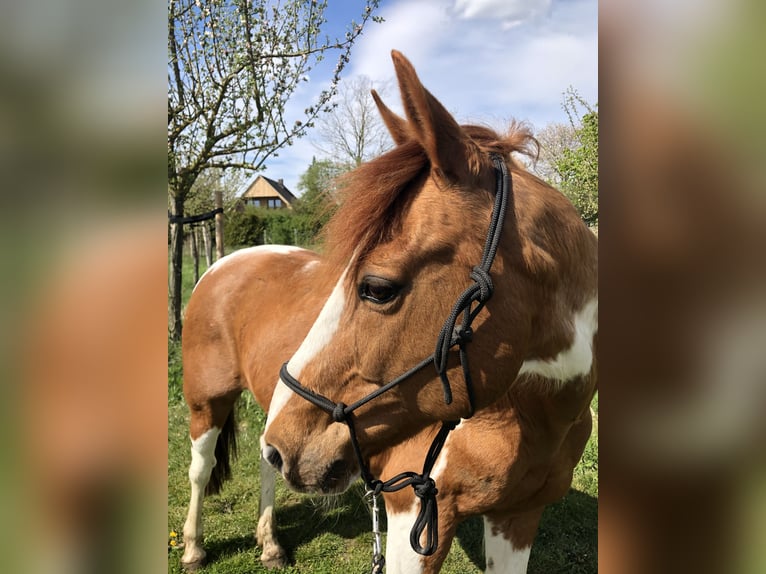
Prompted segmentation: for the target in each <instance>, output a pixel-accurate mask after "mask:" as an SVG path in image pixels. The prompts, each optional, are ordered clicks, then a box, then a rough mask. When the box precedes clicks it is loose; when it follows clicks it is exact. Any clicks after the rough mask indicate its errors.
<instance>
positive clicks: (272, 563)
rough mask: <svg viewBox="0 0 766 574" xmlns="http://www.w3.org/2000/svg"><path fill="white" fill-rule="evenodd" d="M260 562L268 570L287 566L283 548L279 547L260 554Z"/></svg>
mask: <svg viewBox="0 0 766 574" xmlns="http://www.w3.org/2000/svg"><path fill="white" fill-rule="evenodd" d="M261 563H262V564H263V565H264V566H265V567H266V568H268V569H269V570H273V569H274V568H284V567H285V566H287V557H286V556H285V552H284V550H282V549H281V548H279V549H277V550H275V551H273V552H269V553H268V554H261Z"/></svg>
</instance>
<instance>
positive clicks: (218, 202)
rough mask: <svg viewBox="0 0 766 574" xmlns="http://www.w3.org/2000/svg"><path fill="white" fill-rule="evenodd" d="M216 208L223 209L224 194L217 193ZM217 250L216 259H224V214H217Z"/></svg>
mask: <svg viewBox="0 0 766 574" xmlns="http://www.w3.org/2000/svg"><path fill="white" fill-rule="evenodd" d="M215 207H216V209H218V208H221V209H223V192H222V191H216V192H215ZM215 250H216V259H221V258H222V257H223V213H216V214H215Z"/></svg>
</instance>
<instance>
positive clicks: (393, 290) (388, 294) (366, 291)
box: [359, 275, 401, 305]
mask: <svg viewBox="0 0 766 574" xmlns="http://www.w3.org/2000/svg"><path fill="white" fill-rule="evenodd" d="M400 290H401V287H400V286H399V285H397V284H396V283H393V282H392V281H389V280H388V279H383V278H382V277H375V276H373V275H368V276H366V277H365V278H364V279H362V282H361V283H360V284H359V297H360V298H362V299H366V300H367V301H371V302H372V303H377V304H379V305H380V304H382V303H388V302H389V301H391V300H392V299H394V298H395V297H396V296H397V295H398V294H399V291H400Z"/></svg>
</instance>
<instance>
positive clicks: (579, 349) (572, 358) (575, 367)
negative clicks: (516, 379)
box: [519, 297, 598, 382]
mask: <svg viewBox="0 0 766 574" xmlns="http://www.w3.org/2000/svg"><path fill="white" fill-rule="evenodd" d="M572 324H573V325H574V341H573V342H572V346H571V347H569V348H568V349H565V350H564V351H561V352H560V353H559V354H558V355H556V356H555V357H554V358H553V359H552V360H540V359H528V360H526V361H524V363H523V364H522V365H521V369H520V370H519V375H525V374H532V375H540V376H541V377H544V378H546V379H552V380H555V381H560V382H566V381H569V380H571V379H574V378H575V377H579V376H582V375H586V374H588V373H589V372H590V368H591V365H592V364H593V336H594V335H595V334H596V332H597V331H598V298H595V297H594V298H593V299H591V300H590V301H588V303H587V304H586V305H585V306H584V307H583V308H582V309H581V310H580V311H578V312H577V313H575V315H574V317H573V319H572Z"/></svg>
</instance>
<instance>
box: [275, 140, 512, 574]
mask: <svg viewBox="0 0 766 574" xmlns="http://www.w3.org/2000/svg"><path fill="white" fill-rule="evenodd" d="M490 157H491V159H492V163H493V164H494V166H495V172H496V180H495V182H496V183H495V203H494V206H493V209H492V217H491V221H490V225H489V229H488V231H487V239H486V242H485V244H484V252H483V255H482V260H481V263H480V264H479V265H477V266H476V267H474V268H473V270H472V271H471V279H473V281H474V283H473V285H471V286H470V287H468V288H467V289H466V290H465V291H464V292H463V293H462V294H461V295H460V297H458V300H457V301H456V302H455V305H454V306H453V308H452V312H451V313H450V316H449V317H448V318H447V321H446V322H445V323H444V326H443V327H442V329H441V331H440V333H439V336H438V338H437V342H436V350H435V351H434V353H433V354H432V355H430V356H429V357H427V358H426V359H424V360H422V361H421V362H420V363H418V364H417V365H415V366H414V367H412V368H411V369H410V370H408V371H407V372H406V373H403V374H402V375H400V376H399V377H397V378H396V379H394V380H392V381H391V382H389V383H387V384H386V385H384V386H382V387H380V388H379V389H377V390H376V391H374V392H372V393H370V394H369V395H367V396H365V397H363V398H361V399H360V400H358V401H356V402H355V403H353V404H352V405H350V406H347V405H345V404H344V403H335V402H333V401H331V400H330V399H328V398H327V397H324V396H322V395H320V394H319V393H315V392H314V391H312V390H310V389H308V388H306V387H304V386H303V385H302V384H301V383H300V381H298V380H297V379H296V378H295V377H293V376H292V375H291V374H290V373H289V371H288V370H287V363H285V364H284V365H282V369H281V370H280V373H279V374H280V377H281V379H282V381H283V382H284V383H285V384H286V385H287V386H288V387H289V388H290V389H292V390H293V391H294V392H295V393H297V394H298V395H299V396H301V397H302V398H304V399H306V400H307V401H309V402H310V403H312V404H314V405H315V406H317V407H319V408H321V409H322V410H324V411H326V412H328V413H329V414H330V415H331V416H332V418H333V420H334V421H335V422H339V423H345V424H346V426H348V429H349V433H350V436H351V444H352V445H353V448H354V453H355V455H356V457H357V460H358V462H359V468H360V473H361V475H362V479H363V480H364V483H365V486H366V489H367V493H368V494H369V495H370V498H371V505H372V515H373V516H372V521H373V538H374V540H373V560H372V574H380V573H382V572H383V567H384V566H385V558H384V557H383V552H382V547H381V542H380V526H379V512H380V509H379V508H378V506H377V497H378V496H379V495H380V493H381V492H397V491H399V490H401V489H402V488H405V487H406V486H412V487H413V490H414V491H415V496H417V498H418V499H419V500H420V512H419V513H418V516H417V518H416V520H415V524H414V525H413V527H412V530H411V531H410V544H411V545H412V548H413V550H415V552H417V553H418V554H420V555H422V556H430V555H431V554H433V553H434V552H436V548H437V546H438V540H439V531H438V510H437V506H436V495H437V493H438V490H437V489H436V483H435V482H434V480H433V479H432V478H431V476H430V474H431V470H432V469H433V466H434V464H435V463H436V459H437V458H438V457H439V453H440V452H441V450H442V447H443V446H444V444H445V442H446V441H447V436H448V435H449V433H450V432H451V431H452V430H453V429H454V428H455V427H456V426H457V425H458V421H443V422H442V427H441V429H439V432H438V433H437V435H436V437H435V438H434V440H433V442H432V443H431V447H430V448H429V450H428V454H427V455H426V458H425V461H424V463H423V472H422V473H420V474H418V473H416V472H402V473H401V474H398V475H396V476H395V477H393V478H391V479H389V480H387V481H385V482H383V481H381V480H378V479H375V478H373V477H372V475H371V474H370V471H369V469H368V467H367V463H366V461H365V459H364V456H363V455H362V449H361V447H360V445H359V441H358V439H357V436H356V429H355V428H354V424H353V413H354V411H355V410H356V409H357V408H359V407H361V406H362V405H365V404H367V403H368V402H370V401H371V400H373V399H374V398H376V397H378V396H380V395H382V394H383V393H385V392H387V391H388V390H390V389H392V388H393V387H395V386H396V385H398V384H399V383H401V382H402V381H404V380H405V379H407V378H409V377H410V376H412V375H413V374H415V373H416V372H418V371H420V370H421V369H423V368H424V367H426V366H427V365H429V364H433V365H434V366H435V367H436V372H437V374H438V375H439V377H440V379H441V382H442V386H443V390H444V401H445V403H446V404H451V403H452V388H451V386H450V381H449V378H448V376H447V360H448V355H449V351H450V350H451V349H452V348H453V347H455V346H457V347H458V349H459V357H460V364H461V367H462V371H463V377H464V380H465V385H466V393H467V395H468V402H469V414H468V416H467V417H466V418H470V417H471V416H473V413H474V393H473V380H472V378H471V373H470V368H469V366H468V352H467V349H466V345H467V344H468V343H469V342H470V341H471V340H472V339H473V329H472V328H471V323H472V322H473V320H474V319H475V318H476V316H477V315H478V314H479V312H480V311H481V310H482V309H483V308H484V305H485V304H486V302H487V301H488V300H489V299H490V297H492V293H493V290H494V286H493V284H492V279H491V277H490V275H489V271H490V268H491V267H492V262H493V261H494V258H495V254H496V253H497V249H498V245H499V241H500V235H501V232H502V229H503V221H504V219H505V212H506V210H507V206H508V196H509V189H510V175H509V172H508V168H507V166H506V165H505V162H504V161H503V159H502V157H501V156H500V155H499V154H495V153H493V154H490ZM474 303H476V306H475V307H474V306H473V304H474ZM461 313H462V314H463V321H462V324H461V325H460V328H458V327H457V321H458V318H459V316H460V314H461ZM424 534H425V545H422V544H421V543H420V540H421V538H422V537H423V535H424Z"/></svg>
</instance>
